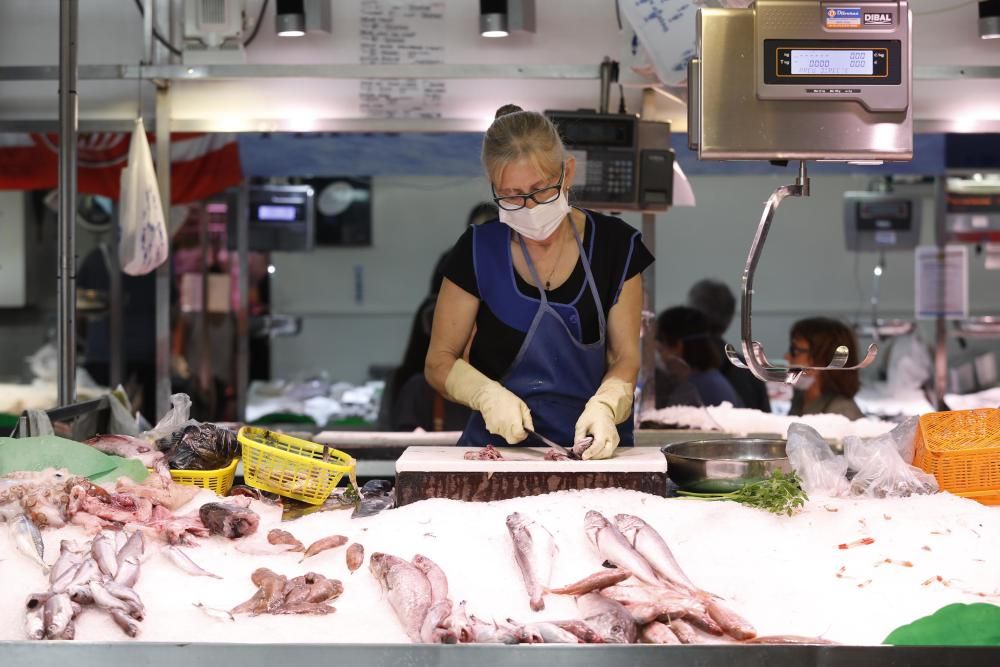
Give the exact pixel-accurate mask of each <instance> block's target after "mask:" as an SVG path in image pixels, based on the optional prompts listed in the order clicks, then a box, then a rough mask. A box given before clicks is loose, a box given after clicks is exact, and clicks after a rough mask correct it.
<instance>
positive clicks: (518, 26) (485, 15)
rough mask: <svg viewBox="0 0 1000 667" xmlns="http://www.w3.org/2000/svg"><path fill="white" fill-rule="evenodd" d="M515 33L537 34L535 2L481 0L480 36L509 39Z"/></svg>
mask: <svg viewBox="0 0 1000 667" xmlns="http://www.w3.org/2000/svg"><path fill="white" fill-rule="evenodd" d="M513 32H535V3H534V0H479V34H480V35H482V36H483V37H507V36H508V35H509V34H511V33H513Z"/></svg>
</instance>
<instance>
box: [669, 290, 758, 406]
mask: <svg viewBox="0 0 1000 667" xmlns="http://www.w3.org/2000/svg"><path fill="white" fill-rule="evenodd" d="M687 305H689V306H691V307H692V308H696V309H697V310H699V311H701V313H702V314H703V315H704V316H705V318H706V319H707V320H708V330H709V333H710V334H711V340H712V343H713V345H715V346H716V347H717V348H718V350H719V354H720V356H721V359H722V365H721V366H720V367H719V372H720V373H722V375H723V376H724V377H725V378H726V380H728V381H729V384H730V385H732V387H733V389H734V390H735V391H736V393H737V395H739V397H740V400H741V401H742V402H743V406H744V407H747V408H751V409H753V410H760V411H761V412H770V411H771V401H770V399H769V398H768V396H767V385H766V384H765V383H764V382H763V381H762V380H759V379H757V378H756V377H754V375H753V373H751V372H750V371H749V370H747V369H745V368H738V367H736V366H733V364H732V363H731V362H730V361H729V358H728V357H727V356H726V353H725V348H726V341H725V339H724V338H723V336H724V335H725V333H726V331H727V330H728V329H729V325H730V324H731V323H732V321H733V315H734V314H735V312H736V297H735V296H733V293H732V291H731V290H730V289H729V286H728V285H726V284H725V283H724V282H721V281H719V280H713V279H711V278H705V279H704V280H699V281H698V282H696V283H695V284H694V285H692V286H691V289H690V290H688V296H687Z"/></svg>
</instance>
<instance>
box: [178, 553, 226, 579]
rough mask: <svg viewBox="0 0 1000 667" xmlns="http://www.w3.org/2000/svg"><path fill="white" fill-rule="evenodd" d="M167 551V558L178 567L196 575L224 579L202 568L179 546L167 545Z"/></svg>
mask: <svg viewBox="0 0 1000 667" xmlns="http://www.w3.org/2000/svg"><path fill="white" fill-rule="evenodd" d="M166 552H167V558H168V559H169V560H170V562H171V563H173V564H174V565H176V566H177V567H178V568H180V569H181V570H183V571H185V572H187V573H188V574H190V575H193V576H195V577H212V578H213V579H222V577H220V576H219V575H217V574H213V573H211V572H209V571H208V570H206V569H204V568H202V567H201V566H200V565H198V564H197V563H195V562H194V561H193V560H191V558H190V557H189V556H188V555H187V554H186V553H184V552H183V551H181V550H180V549H178V548H177V547H167V549H166Z"/></svg>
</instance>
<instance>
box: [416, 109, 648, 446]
mask: <svg viewBox="0 0 1000 667" xmlns="http://www.w3.org/2000/svg"><path fill="white" fill-rule="evenodd" d="M482 159H483V164H484V166H485V168H486V173H487V176H488V177H489V179H490V182H491V184H492V187H493V193H494V201H495V202H496V203H497V205H498V206H499V207H500V214H499V215H500V219H499V220H498V221H494V222H488V223H486V224H484V225H479V226H476V227H472V228H470V229H469V230H467V231H466V233H465V234H464V235H463V236H462V238H461V239H459V241H458V243H457V244H456V246H455V249H454V250H453V251H452V253H451V255H450V257H449V259H448V262H447V264H446V265H445V271H444V275H445V280H444V283H443V284H442V286H441V293H440V294H439V295H438V300H437V307H436V309H435V312H434V326H433V330H432V332H431V343H430V349H429V350H428V353H427V363H426V369H425V370H426V374H427V379H428V381H429V382H430V384H431V386H432V387H434V388H435V389H437V390H438V391H441V392H444V393H445V395H446V396H448V397H450V398H451V399H453V400H455V401H457V402H459V403H463V404H465V405H468V406H469V407H471V408H472V409H473V410H475V412H474V413H473V415H472V417H471V418H470V419H469V423H468V424H467V425H466V427H465V431H464V432H463V433H462V437H461V438H460V440H459V444H460V445H479V446H481V445H485V444H487V443H492V444H506V443H511V444H514V443H519V442H522V441H524V440H525V439H526V438H527V437H528V431H529V430H531V431H535V432H538V433H540V434H542V435H544V436H546V437H548V438H550V439H551V440H554V441H556V442H558V443H560V444H563V445H571V444H573V443H574V442H576V441H578V440H581V439H582V438H584V437H586V436H588V435H589V436H592V437H593V438H594V442H593V444H592V445H591V446H590V447H589V448H588V449H587V450H586V451H585V452H584V458H607V457H609V456H611V455H612V453H613V452H614V450H615V448H616V447H617V446H618V445H619V443H624V444H632V441H633V438H632V419H631V413H632V398H633V393H634V390H635V381H636V375H637V374H638V371H639V359H640V354H639V321H640V310H641V307H642V284H641V280H642V278H641V276H640V273H641V272H642V270H643V269H645V268H646V267H647V266H649V264H651V263H652V261H653V257H652V255H651V254H650V253H649V251H648V250H647V249H646V247H645V246H644V245H643V244H642V240H641V235H640V234H639V232H637V231H636V230H635V229H633V228H632V227H631V226H629V225H628V224H627V223H625V222H624V221H622V220H620V219H618V218H614V217H610V216H606V215H602V214H599V213H594V212H591V211H585V210H582V209H578V208H573V207H571V206H570V204H569V201H568V190H569V186H570V184H571V183H572V182H573V177H574V175H575V171H576V161H575V159H574V158H573V156H572V155H570V154H568V153H567V152H566V149H565V148H564V147H563V144H562V140H561V139H560V137H559V133H558V132H557V131H556V128H555V126H554V125H553V124H552V122H551V121H549V119H548V118H546V117H545V116H544V115H542V114H540V113H537V112H533V111H523V110H521V108H520V107H516V106H514V105H507V106H505V107H502V108H501V109H499V110H498V111H497V114H496V119H495V120H494V121H493V124H492V125H491V126H490V127H489V129H488V130H487V131H486V136H485V138H484V140H483V150H482ZM470 340H471V347H469V341H470ZM467 347H469V349H468V359H469V360H468V361H466V360H465V358H464V356H465V354H466V348H467Z"/></svg>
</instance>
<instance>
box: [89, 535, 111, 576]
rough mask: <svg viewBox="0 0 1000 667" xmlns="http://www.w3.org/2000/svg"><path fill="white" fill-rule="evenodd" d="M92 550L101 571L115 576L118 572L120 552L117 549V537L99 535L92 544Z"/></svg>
mask: <svg viewBox="0 0 1000 667" xmlns="http://www.w3.org/2000/svg"><path fill="white" fill-rule="evenodd" d="M90 552H91V553H92V554H93V555H94V560H95V561H97V566H98V567H99V568H101V572H103V573H104V574H106V575H108V576H109V577H111V578H114V576H115V575H116V574H118V553H117V551H116V550H115V539H114V538H113V537H109V536H108V535H104V534H101V535H98V536H97V537H95V538H94V541H93V542H92V543H91V545H90Z"/></svg>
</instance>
